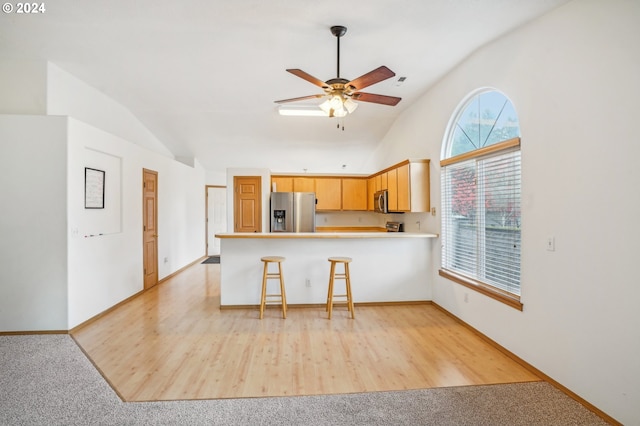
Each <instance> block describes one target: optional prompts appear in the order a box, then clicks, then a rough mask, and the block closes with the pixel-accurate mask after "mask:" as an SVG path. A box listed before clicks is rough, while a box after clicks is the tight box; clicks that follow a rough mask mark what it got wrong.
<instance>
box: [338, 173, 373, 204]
mask: <svg viewBox="0 0 640 426" xmlns="http://www.w3.org/2000/svg"><path fill="white" fill-rule="evenodd" d="M367 181H368V179H365V178H342V210H367V205H368V204H367V200H368V198H367V196H368V188H367V187H368V185H367ZM371 201H372V202H373V195H372V196H371Z"/></svg>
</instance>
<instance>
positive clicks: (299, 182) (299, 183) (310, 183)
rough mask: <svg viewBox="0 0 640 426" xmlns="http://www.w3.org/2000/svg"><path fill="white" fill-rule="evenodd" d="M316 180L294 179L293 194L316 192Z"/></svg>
mask: <svg viewBox="0 0 640 426" xmlns="http://www.w3.org/2000/svg"><path fill="white" fill-rule="evenodd" d="M315 185H316V180H315V179H314V178H312V177H294V178H293V192H316V186H315Z"/></svg>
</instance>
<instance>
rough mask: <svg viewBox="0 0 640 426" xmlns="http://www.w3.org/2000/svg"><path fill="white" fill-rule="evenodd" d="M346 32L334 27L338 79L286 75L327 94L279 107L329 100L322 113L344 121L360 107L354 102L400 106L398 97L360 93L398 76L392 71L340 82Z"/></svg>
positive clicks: (379, 70) (299, 72)
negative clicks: (318, 99) (297, 78)
mask: <svg viewBox="0 0 640 426" xmlns="http://www.w3.org/2000/svg"><path fill="white" fill-rule="evenodd" d="M346 32H347V28H346V27H344V26H341V25H334V26H332V27H331V34H333V35H334V36H335V37H336V39H337V67H336V68H337V76H336V77H335V78H332V79H330V80H327V81H322V80H320V79H318V78H316V77H313V76H312V75H310V74H307V73H306V72H304V71H302V70H300V69H287V72H290V73H291V74H293V75H295V76H297V77H300V78H302V79H303V80H306V81H308V82H310V83H311V84H314V85H316V86H318V87H320V88H322V90H323V91H324V94H318V95H309V96H301V97H298V98H290V99H282V100H279V101H275V102H276V103H278V104H284V103H289V102H297V101H302V100H308V99H317V98H326V100H325V101H324V102H323V103H321V104H320V105H319V107H320V110H321V111H322V112H323V114H324V115H326V116H329V117H338V118H343V117H345V116H346V115H347V114H351V113H353V112H354V111H355V110H356V108H357V107H358V103H357V102H354V100H357V101H362V102H370V103H376V104H382V105H389V106H395V105H397V104H398V102H400V100H401V99H402V98H398V97H395V96H386V95H377V94H374V93H364V92H360V91H359V90H361V89H364V88H365V87H368V86H371V85H373V84H376V83H379V82H381V81H383V80H386V79H388V78H391V77H393V76H395V75H396V74H395V73H394V72H393V71H391V70H390V69H389V68H387V67H386V66H384V65H383V66H381V67H378V68H376V69H375V70H373V71H370V72H368V73H366V74H364V75H362V76H360V77H358V78H356V79H355V80H347V79H344V78H340V37H342V36H344V35H345V34H346ZM283 110H284V109H283V108H282V107H280V108H279V112H280V114H282V111H283ZM282 115H311V114H282ZM343 129H344V127H343Z"/></svg>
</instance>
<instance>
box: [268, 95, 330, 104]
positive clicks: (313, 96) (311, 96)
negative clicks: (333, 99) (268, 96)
mask: <svg viewBox="0 0 640 426" xmlns="http://www.w3.org/2000/svg"><path fill="white" fill-rule="evenodd" d="M323 96H325V95H309V96H301V97H299V98H291V99H282V100H280V101H275V103H277V104H284V103H287V102H297V101H304V100H305V99H316V98H322V97H323Z"/></svg>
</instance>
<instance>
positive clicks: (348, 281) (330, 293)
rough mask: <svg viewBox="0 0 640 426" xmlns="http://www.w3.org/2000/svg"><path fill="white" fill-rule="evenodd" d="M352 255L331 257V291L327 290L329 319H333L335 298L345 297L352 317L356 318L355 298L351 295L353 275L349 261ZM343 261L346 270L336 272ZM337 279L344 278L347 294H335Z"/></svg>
mask: <svg viewBox="0 0 640 426" xmlns="http://www.w3.org/2000/svg"><path fill="white" fill-rule="evenodd" d="M351 260H352V259H351V258H350V257H330V258H329V262H331V270H330V272H329V291H328V292H327V309H326V310H327V311H328V312H329V319H331V313H332V312H333V298H334V297H344V298H346V303H347V308H348V309H349V312H350V313H351V318H355V317H356V315H355V312H354V310H353V298H352V296H351V277H350V275H349V262H351ZM338 263H341V264H342V265H343V266H344V272H343V273H338V272H336V265H337V264H338ZM336 279H343V280H344V282H345V287H346V294H334V292H333V285H334V282H335V280H336Z"/></svg>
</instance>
